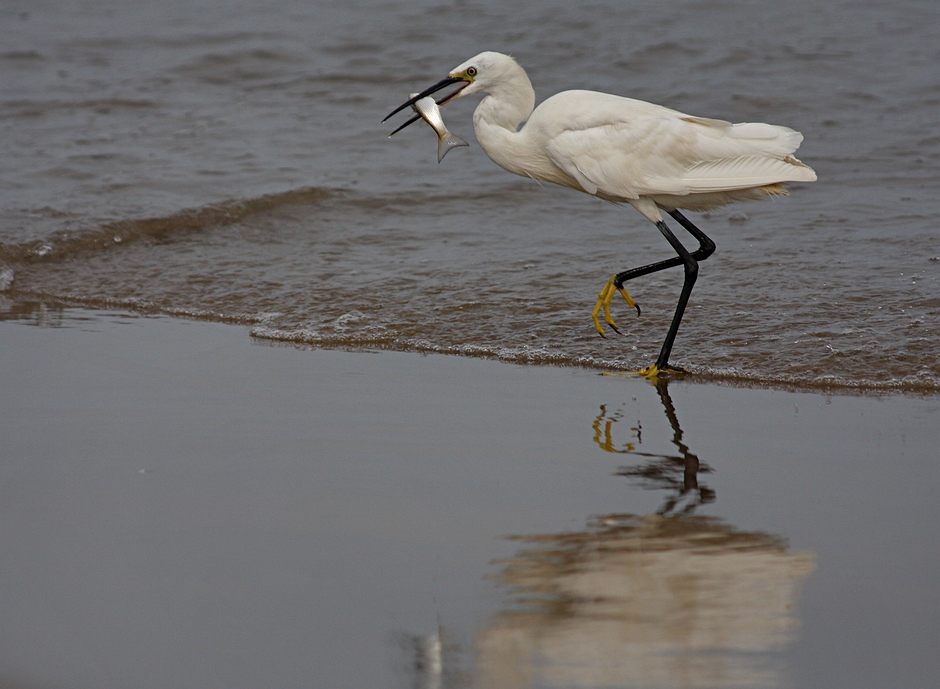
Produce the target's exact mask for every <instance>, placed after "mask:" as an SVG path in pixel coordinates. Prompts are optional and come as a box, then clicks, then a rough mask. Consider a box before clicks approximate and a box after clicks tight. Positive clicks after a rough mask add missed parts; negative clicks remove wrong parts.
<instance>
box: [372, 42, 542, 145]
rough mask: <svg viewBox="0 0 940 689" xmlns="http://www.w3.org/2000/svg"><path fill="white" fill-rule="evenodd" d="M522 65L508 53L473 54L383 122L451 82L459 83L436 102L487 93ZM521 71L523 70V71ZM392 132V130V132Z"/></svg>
mask: <svg viewBox="0 0 940 689" xmlns="http://www.w3.org/2000/svg"><path fill="white" fill-rule="evenodd" d="M521 71H522V68H521V67H519V65H518V64H516V61H515V60H514V59H512V58H511V57H509V56H508V55H503V54H502V53H494V52H484V53H480V54H479V55H477V56H476V57H472V58H470V59H469V60H467V61H466V62H464V63H463V64H462V65H460V66H458V67H456V68H455V69H454V70H452V71H451V72H450V74H448V75H447V78H446V79H442V80H441V81H439V82H437V83H436V84H434V86H432V87H431V88H428V89H425V90H424V91H422V92H421V93H419V94H418V95H416V96H413V97H412V98H410V99H408V100H407V101H405V102H404V103H402V104H401V105H399V106H398V107H397V108H395V109H394V110H392V111H391V112H390V113H389V114H388V115H386V116H385V119H384V120H382V121H383V122H384V121H385V120H387V119H388V118H389V117H391V116H392V115H394V114H395V113H397V112H399V111H401V110H404V109H405V108H407V107H409V106H410V105H412V104H414V103H417V102H418V101H419V100H421V99H422V98H426V97H428V96H430V95H431V94H434V93H437V92H438V91H441V90H443V89H445V88H447V87H448V86H451V85H452V84H458V86H457V88H456V90H454V91H452V92H451V93H449V94H447V95H446V96H444V97H443V98H440V99H437V104H438V105H444V104H445V103H449V102H450V101H452V100H454V99H456V98H460V97H461V96H468V95H470V94H473V93H488V92H489V91H491V90H492V88H493V87H495V85H496V84H499V83H500V82H501V81H503V80H504V79H505V77H507V76H508V75H509V74H511V73H513V72H521ZM523 74H524V73H523ZM414 121H417V118H414V119H412V120H410V121H408V122H406V123H405V124H403V125H402V126H401V127H399V128H398V129H396V130H395V132H398V131H400V130H402V129H404V128H405V127H407V126H408V125H409V124H411V122H414ZM395 132H392V134H394V133H395Z"/></svg>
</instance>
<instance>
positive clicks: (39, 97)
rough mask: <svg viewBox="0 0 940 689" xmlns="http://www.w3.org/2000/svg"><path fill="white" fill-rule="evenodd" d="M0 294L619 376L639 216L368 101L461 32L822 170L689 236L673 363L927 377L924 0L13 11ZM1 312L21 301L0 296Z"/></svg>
mask: <svg viewBox="0 0 940 689" xmlns="http://www.w3.org/2000/svg"><path fill="white" fill-rule="evenodd" d="M0 14H2V16H0V19H2V22H0V26H2V28H0V31H2V32H3V34H4V41H3V50H2V53H0V74H2V76H3V78H2V80H0V132H2V136H0V242H2V245H0V290H3V291H4V292H5V293H6V294H7V296H9V297H11V300H12V301H13V302H15V303H18V304H22V303H23V302H27V303H39V302H65V303H73V304H86V305H92V306H116V305H117V306H121V307H130V308H137V309H141V310H145V311H160V312H165V313H171V314H179V315H192V316H199V317H205V318H211V319H219V320H227V321H238V322H244V323H248V324H251V325H253V326H254V327H253V330H252V333H253V334H254V335H255V336H257V337H259V338H266V339H273V340H283V341H287V342H296V343H305V344H312V345H317V346H329V347H362V346H367V347H384V348H389V349H395V350H406V351H408V350H410V351H415V350H416V351H426V352H428V351H430V352H446V353H457V354H465V355H472V356H488V357H499V358H501V359H505V360H509V361H514V362H520V363H535V364H545V363H551V364H563V365H583V366H596V367H603V368H619V369H631V368H638V367H641V366H645V365H647V364H649V363H651V361H652V360H653V359H654V358H655V356H656V354H657V352H658V349H659V346H660V343H661V341H662V338H663V336H664V334H665V330H666V328H667V326H668V322H669V319H670V318H671V314H672V309H673V307H674V304H675V300H676V298H677V296H678V291H679V284H680V279H681V277H680V275H678V274H675V275H664V274H662V273H659V274H657V275H656V276H649V277H647V278H644V279H642V280H639V281H636V282H634V283H632V284H631V285H630V289H631V293H632V294H633V295H634V296H635V297H636V299H637V300H638V302H639V303H640V304H641V306H642V307H643V315H642V318H640V319H637V318H636V317H635V316H634V315H633V313H632V312H630V311H629V310H628V309H627V308H626V306H625V305H623V304H619V305H618V307H617V310H616V311H615V318H616V319H617V321H618V323H619V325H620V326H621V329H622V330H623V332H624V334H623V335H622V336H619V337H611V338H610V339H607V340H602V339H601V338H599V337H597V335H596V334H595V333H594V330H593V326H592V324H591V321H590V317H589V316H590V310H591V308H592V307H593V304H594V301H595V299H596V294H597V291H598V290H599V289H600V287H601V286H602V284H603V283H604V281H605V280H606V278H607V277H608V276H609V275H610V274H611V273H613V272H616V271H619V270H622V269H625V268H629V267H633V266H636V265H642V264H645V263H648V262H651V261H654V260H658V259H660V258H664V257H668V256H669V254H670V250H669V248H668V247H667V246H666V244H665V242H664V241H663V240H662V237H661V236H660V235H659V234H658V233H657V232H656V231H655V229H654V228H653V227H652V226H651V225H649V223H648V222H646V221H645V220H644V219H643V218H642V217H641V216H639V215H638V214H637V213H636V212H635V211H633V210H632V209H630V208H625V209H621V208H616V207H612V206H609V205H606V204H603V203H600V202H597V201H596V200H594V199H592V198H590V197H588V196H586V195H583V194H578V193H576V192H573V191H570V190H565V189H553V188H541V187H539V186H538V185H536V184H535V183H534V182H531V181H528V180H523V179H521V178H516V177H513V176H512V175H510V174H508V173H506V172H504V171H502V170H500V169H499V168H497V167H496V166H495V165H493V164H492V163H491V162H490V161H489V160H488V159H487V158H486V156H485V155H484V154H483V153H482V151H481V150H480V149H479V147H478V146H477V145H476V143H475V141H474V139H473V137H472V127H471V124H470V113H471V112H472V108H473V107H474V103H471V102H469V101H471V100H473V99H470V98H468V99H466V100H465V101H459V102H457V103H455V104H453V105H450V106H448V107H447V108H446V109H445V117H446V118H447V122H448V125H449V126H450V128H451V129H452V130H453V131H454V132H455V133H456V134H458V135H460V136H461V137H463V138H466V139H468V140H469V141H471V148H470V149H459V150H457V151H454V152H452V153H451V154H450V155H449V156H448V157H447V158H446V159H445V160H444V162H443V164H442V165H440V166H438V165H437V164H436V162H435V160H436V156H435V151H436V142H435V139H434V136H433V134H432V133H431V132H430V130H428V129H427V128H426V127H423V126H417V127H412V128H410V129H408V130H406V131H405V132H402V133H401V134H398V135H396V136H395V137H394V138H393V139H391V140H387V139H386V134H387V133H388V132H389V131H391V129H392V128H393V126H397V121H396V122H395V123H394V124H393V126H388V125H387V124H386V125H383V124H380V123H379V121H380V120H381V118H382V117H383V116H384V115H385V114H386V113H387V112H389V110H391V109H392V108H393V107H394V106H396V105H398V104H399V103H401V102H402V100H403V99H404V97H405V96H407V94H408V93H410V92H413V91H415V90H417V89H420V88H422V87H424V86H426V85H430V84H432V83H434V82H435V81H437V80H438V79H439V78H441V76H442V75H444V74H445V73H446V72H447V71H448V70H449V69H451V68H452V67H454V66H456V65H457V64H459V63H460V62H462V61H464V60H465V59H466V58H468V57H470V56H472V55H473V54H475V53H477V52H479V51H480V50H483V49H493V50H501V51H504V52H510V53H512V54H513V55H515V56H516V57H517V58H518V60H519V61H520V63H521V64H522V65H523V66H524V67H525V68H526V69H527V70H528V71H529V74H530V76H531V78H532V81H533V84H534V86H535V89H536V93H537V94H538V96H539V98H540V99H543V98H545V97H547V96H548V95H551V94H552V93H554V92H557V91H560V90H563V89H567V88H592V89H597V90H602V91H608V92H612V93H618V94H621V95H628V96H631V97H635V98H641V99H645V100H650V101H653V102H657V103H662V104H664V105H667V106H670V107H674V108H677V109H680V110H683V111H685V112H689V113H692V114H695V115H701V116H707V117H718V118H722V119H727V120H732V121H754V120H756V121H768V122H773V123H778V124H785V125H788V126H791V127H793V128H795V129H798V130H800V131H801V132H802V133H803V134H804V136H805V141H804V143H803V146H802V147H801V149H800V151H799V152H798V155H799V157H800V158H801V159H802V160H803V161H804V162H806V163H807V164H809V165H811V166H812V167H814V168H815V169H816V171H817V173H818V174H819V181H818V182H816V183H815V184H811V185H792V186H791V192H792V196H791V197H790V198H780V199H774V200H772V201H765V202H760V203H749V204H739V205H736V206H731V207H728V208H726V209H722V210H719V211H716V212H713V213H711V214H708V215H692V216H691V217H692V219H693V221H696V222H698V224H699V225H700V226H701V227H702V228H703V229H704V230H705V231H706V232H708V233H709V234H710V235H711V236H712V237H713V238H714V239H715V240H716V241H717V243H718V253H717V254H716V255H715V256H713V257H712V258H710V259H709V260H708V261H707V262H706V263H703V265H702V268H701V272H700V277H699V282H698V284H697V285H696V290H695V292H694V293H693V295H692V301H691V303H690V308H689V311H688V312H687V315H686V318H685V320H684V321H683V325H682V329H681V331H680V333H679V338H678V340H677V344H676V347H675V348H674V350H673V359H672V362H673V363H674V364H677V365H681V366H684V367H686V368H688V369H690V370H691V371H693V372H695V373H697V374H700V375H701V376H702V377H709V376H711V377H722V378H725V379H730V380H732V381H746V382H749V383H757V384H759V385H764V384H781V383H786V384H794V385H800V386H802V385H809V386H819V385H826V386H832V385H837V386H848V387H854V388H862V389H887V390H906V391H911V392H925V393H927V394H933V393H936V392H938V391H940V355H938V352H940V348H938V346H937V332H938V331H937V328H938V316H940V297H938V296H937V295H938V294H940V292H938V286H940V285H938V278H940V260H938V258H940V256H938V249H937V243H936V241H937V237H938V234H937V229H936V228H937V226H938V222H940V203H938V202H937V199H938V198H940V193H938V192H940V175H938V173H940V137H938V136H937V134H936V131H934V129H935V126H934V125H935V122H936V111H937V106H938V104H940V86H938V84H937V82H936V79H935V69H934V67H935V65H936V63H937V60H938V58H940V48H938V47H937V46H940V35H938V34H940V10H938V8H937V6H936V5H935V4H934V3H928V2H922V3H921V2H902V3H892V4H885V3H878V2H858V1H849V0H843V1H841V2H835V3H822V2H814V3H805V2H799V3H798V2H777V3H773V4H772V5H768V4H766V3H725V2H720V1H717V0H706V1H702V2H678V3H665V4H664V3H651V2H640V3H630V4H625V3H595V4H590V5H578V6H572V5H569V4H563V3H554V2H547V3H538V4H537V5H536V6H533V7H529V8H525V9H519V8H516V7H508V6H504V5H503V4H502V3H470V4H466V3H454V4H449V3H407V4H405V3H385V4H372V3H348V2H343V3H338V2H337V3H333V4H328V3H316V4H309V3H301V2H284V3H278V4H277V5H276V6H268V5H263V4H259V3H255V2H237V1H236V2H227V3H224V4H219V3H215V2H211V3H210V2H196V3H186V4H184V5H178V4H174V5H170V6H157V5H154V4H153V3H143V2H123V3H117V2H114V3H101V2H67V3H66V2H44V3H32V2H30V3H26V2H22V3H17V2H13V3H5V4H4V7H3V9H2V10H0ZM16 308H21V307H16Z"/></svg>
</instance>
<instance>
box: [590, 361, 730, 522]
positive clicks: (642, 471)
mask: <svg viewBox="0 0 940 689" xmlns="http://www.w3.org/2000/svg"><path fill="white" fill-rule="evenodd" d="M668 386H669V383H668V381H666V380H663V379H660V380H657V381H656V383H655V387H656V392H657V393H658V394H659V399H660V401H661V402H662V405H663V409H664V410H665V412H666V419H667V420H668V421H669V425H670V426H671V427H672V439H671V442H672V444H673V445H675V446H676V448H677V449H678V454H656V453H651V452H640V451H639V450H638V449H637V446H638V445H640V444H641V443H642V430H643V429H642V426H641V425H640V423H639V422H638V423H637V425H636V426H634V427H631V428H630V431H631V433H632V434H633V436H632V437H633V440H631V441H628V442H624V443H622V444H620V445H619V446H618V445H617V444H616V443H615V442H614V440H613V425H614V424H615V423H618V422H620V421H621V420H622V418H623V412H621V411H619V410H618V411H616V412H613V413H610V414H609V413H608V410H607V405H603V404H602V405H601V413H600V414H598V415H597V417H596V418H595V419H594V425H593V428H594V442H595V443H596V444H597V446H598V447H600V448H601V449H602V450H604V451H605V452H614V453H619V454H626V455H632V456H634V457H643V458H646V459H647V461H646V462H645V463H643V464H641V465H639V466H632V467H621V468H620V470H619V471H618V472H617V475H618V476H626V477H628V478H630V479H631V480H632V482H633V483H634V484H635V485H638V486H640V487H642V488H646V489H649V490H666V491H668V492H669V493H668V495H667V497H666V499H665V501H664V502H663V505H662V506H661V507H660V508H659V510H657V513H658V514H661V515H667V514H679V513H682V514H690V513H692V512H693V511H694V510H695V508H696V507H698V506H699V505H704V504H707V503H710V502H714V500H715V491H714V490H712V489H711V488H709V487H708V486H706V485H704V484H700V483H699V480H698V477H699V474H709V473H711V472H712V468H711V467H710V466H708V465H707V464H706V463H705V462H702V461H700V460H699V458H698V455H696V454H695V453H693V452H692V451H691V450H690V449H689V446H688V445H686V444H685V442H683V440H682V428H681V427H680V426H679V418H678V416H677V415H676V407H675V405H674V404H673V402H672V397H670V395H669V387H668Z"/></svg>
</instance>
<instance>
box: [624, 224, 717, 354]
mask: <svg viewBox="0 0 940 689" xmlns="http://www.w3.org/2000/svg"><path fill="white" fill-rule="evenodd" d="M668 213H669V215H671V216H672V217H673V218H674V219H675V220H676V222H678V223H679V224H680V225H682V227H683V228H684V229H685V230H686V231H688V232H689V234H691V235H692V236H693V237H695V239H697V240H698V243H699V247H698V249H696V250H695V251H694V252H692V253H689V251H688V249H686V248H685V247H684V246H683V245H682V242H680V241H679V240H678V239H677V238H676V236H675V235H674V234H673V233H672V231H671V230H670V229H669V228H668V227H666V223H664V222H663V221H661V220H660V221H659V222H658V223H656V227H657V228H658V229H659V231H660V232H662V234H663V236H664V237H665V238H666V241H667V242H669V244H670V246H672V248H673V249H674V250H675V252H676V254H677V256H676V257H675V258H669V259H666V260H664V261H657V262H656V263H650V264H649V265H645V266H640V267H639V268H632V269H630V270H625V271H623V272H622V273H618V274H617V275H616V277H615V278H614V286H615V287H617V288H621V287H623V283H624V282H625V281H627V280H632V279H633V278H638V277H640V276H642V275H649V274H650V273H656V272H659V271H660V270H665V269H667V268H674V267H676V266H683V267H684V268H685V280H684V281H683V283H682V291H681V292H680V293H679V302H678V303H677V304H676V313H675V315H674V316H673V317H672V323H670V324H669V331H668V332H667V333H666V339H665V340H663V346H662V349H661V350H660V351H659V356H658V357H657V358H656V364H655V368H657V369H659V370H660V371H662V370H663V369H666V368H667V367H668V366H669V355H670V354H671V353H672V345H673V343H674V342H675V341H676V335H677V334H678V332H679V324H680V323H681V322H682V315H683V314H684V313H685V307H686V305H687V304H688V303H689V296H690V295H691V294H692V288H693V287H694V286H695V280H696V278H697V277H698V262H699V261H704V260H705V259H706V258H708V257H709V256H711V255H712V254H713V253H714V252H715V242H713V241H712V240H711V238H710V237H709V236H708V235H706V234H705V233H704V232H702V231H701V230H700V229H699V228H697V227H696V226H695V225H694V224H693V223H692V222H691V221H690V220H689V219H688V218H686V217H685V216H684V215H682V213H680V212H679V211H677V210H675V211H668Z"/></svg>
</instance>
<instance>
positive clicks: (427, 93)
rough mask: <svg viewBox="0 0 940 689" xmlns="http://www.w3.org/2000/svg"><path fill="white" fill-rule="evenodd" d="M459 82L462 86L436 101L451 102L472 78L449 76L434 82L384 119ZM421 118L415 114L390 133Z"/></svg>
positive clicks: (442, 103) (441, 102) (440, 103)
mask: <svg viewBox="0 0 940 689" xmlns="http://www.w3.org/2000/svg"><path fill="white" fill-rule="evenodd" d="M458 83H459V84H460V86H458V87H457V89H456V90H454V91H452V92H451V93H449V94H447V95H446V96H444V97H443V98H441V99H440V100H436V101H435V102H436V103H437V104H438V105H444V104H445V103H449V102H450V101H452V100H453V99H454V98H457V97H458V96H459V95H460V92H461V91H462V90H463V89H465V88H466V87H467V86H469V85H470V83H471V82H470V80H468V79H466V78H465V77H447V78H446V79H441V80H440V81H439V82H437V83H436V84H434V86H432V87H431V88H429V89H425V90H424V91H422V92H421V93H418V94H416V95H414V96H412V97H411V98H409V99H408V100H406V101H405V102H404V103H402V104H401V105H399V106H398V107H397V108H395V109H394V110H392V111H391V112H390V113H389V114H388V115H386V116H385V119H383V120H382V121H383V122H385V120H387V119H388V118H389V117H391V116H392V115H394V114H395V113H398V112H401V111H402V110H404V109H405V108H407V107H409V106H413V105H414V104H415V103H417V102H418V101H419V100H421V99H422V98H427V97H428V96H430V95H432V94H434V93H437V92H438V91H440V90H441V89H446V88H447V87H448V86H450V85H451V84H458ZM419 119H421V116H420V115H415V116H414V117H412V118H411V119H410V120H408V121H407V122H405V124H403V125H402V126H400V127H399V128H398V129H396V130H395V131H394V132H392V133H391V134H389V136H392V134H396V133H398V132H400V131H401V130H402V129H404V128H405V127H407V126H408V125H409V124H411V123H413V122H417V121H418V120H419ZM432 126H433V125H432Z"/></svg>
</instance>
